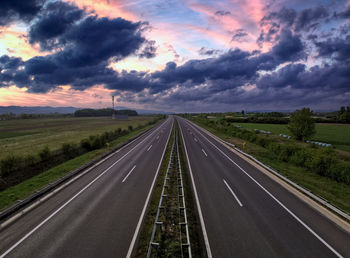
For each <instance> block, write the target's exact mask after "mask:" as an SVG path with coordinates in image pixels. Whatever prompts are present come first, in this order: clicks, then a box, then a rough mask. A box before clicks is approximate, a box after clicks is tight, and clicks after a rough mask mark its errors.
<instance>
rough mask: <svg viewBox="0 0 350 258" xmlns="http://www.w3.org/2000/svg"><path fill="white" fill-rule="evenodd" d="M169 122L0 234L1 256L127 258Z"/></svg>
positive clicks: (162, 149)
mask: <svg viewBox="0 0 350 258" xmlns="http://www.w3.org/2000/svg"><path fill="white" fill-rule="evenodd" d="M172 124H173V117H169V118H168V119H167V120H166V121H165V122H163V123H161V124H160V125H158V126H156V127H155V128H153V129H151V130H150V131H148V132H147V133H146V134H144V135H142V136H141V137H139V138H137V139H136V140H135V141H133V142H132V143H130V144H128V145H127V146H125V147H123V148H122V149H120V150H119V151H117V152H116V153H114V154H113V155H111V156H110V157H109V158H107V159H106V160H104V161H103V162H101V163H100V164H99V165H98V166H96V167H95V168H93V169H92V170H91V171H90V172H88V173H86V174H85V175H84V176H82V177H80V178H79V179H77V180H76V181H74V182H73V183H72V184H70V185H68V186H67V187H65V188H63V189H62V190H61V191H60V192H58V193H57V194H55V195H53V196H52V197H51V198H50V199H48V200H47V201H45V202H43V203H42V204H40V205H38V206H36V207H35V208H34V209H32V210H31V211H30V212H28V213H27V214H25V215H23V216H22V217H20V218H19V219H18V220H17V221H15V222H14V223H12V224H10V225H9V226H7V227H5V228H4V229H2V230H1V231H0V257H3V256H6V257H128V256H130V255H131V254H132V250H133V248H134V244H135V241H136V239H137V236H138V232H139V229H140V225H141V220H142V218H143V214H144V212H145V210H146V204H147V202H148V200H149V196H150V191H151V188H152V185H153V184H154V180H155V177H156V174H157V173H158V170H159V166H160V162H161V159H162V156H163V153H164V151H165V148H166V144H167V141H168V139H169V137H170V133H171V128H172Z"/></svg>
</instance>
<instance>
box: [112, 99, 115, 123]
mask: <svg viewBox="0 0 350 258" xmlns="http://www.w3.org/2000/svg"><path fill="white" fill-rule="evenodd" d="M112 107H113V113H112V119H115V109H114V96H112Z"/></svg>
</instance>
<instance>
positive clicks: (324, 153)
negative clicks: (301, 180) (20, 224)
mask: <svg viewBox="0 0 350 258" xmlns="http://www.w3.org/2000/svg"><path fill="white" fill-rule="evenodd" d="M194 120H196V121H198V122H200V123H202V124H203V123H204V124H206V125H208V126H210V127H212V128H214V129H216V130H220V131H222V132H224V133H226V134H229V135H232V136H234V137H237V138H241V139H244V140H246V141H248V142H251V143H255V144H257V145H259V146H261V147H264V148H267V149H268V150H270V151H271V152H272V153H274V154H275V156H276V158H278V159H279V160H281V161H284V162H287V163H290V164H294V165H297V166H300V167H303V168H306V169H307V170H309V171H311V172H313V173H317V174H319V175H321V176H325V177H328V178H331V179H333V180H335V181H337V182H343V183H346V184H349V185H350V162H347V161H344V160H341V159H339V158H337V155H336V153H335V152H334V150H333V149H330V148H326V149H325V148H322V149H321V148H317V147H316V146H315V145H310V146H308V147H302V146H298V145H295V144H293V142H292V141H291V142H290V143H283V144H282V143H280V142H278V141H277V140H275V139H271V138H269V137H268V136H265V135H264V136H263V135H260V134H259V132H256V131H250V130H246V129H241V128H237V127H234V126H231V125H230V124H229V123H228V122H227V121H217V122H214V121H208V119H198V118H197V119H194Z"/></svg>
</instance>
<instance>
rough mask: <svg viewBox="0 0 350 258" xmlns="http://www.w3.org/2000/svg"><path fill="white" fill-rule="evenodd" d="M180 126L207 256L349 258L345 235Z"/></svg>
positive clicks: (195, 130) (349, 240) (196, 131)
mask: <svg viewBox="0 0 350 258" xmlns="http://www.w3.org/2000/svg"><path fill="white" fill-rule="evenodd" d="M176 119H177V120H178V121H179V124H180V128H181V131H182V133H183V140H184V142H185V146H186V152H187V156H188V159H189V163H190V168H191V169H190V170H191V174H192V183H193V182H194V188H195V197H196V199H197V207H199V217H200V220H201V225H202V231H203V236H204V241H205V244H206V250H207V254H208V256H209V257H337V256H338V257H341V256H344V257H350V235H349V234H348V233H346V232H345V231H343V230H342V229H340V228H339V227H338V226H337V225H336V224H334V223H333V222H332V221H330V220H328V219H327V218H326V217H325V216H323V215H321V214H320V213H319V212H318V211H316V210H315V209H313V208H311V207H310V206H309V205H307V204H306V203H305V202H303V201H302V200H300V199H299V198H297V197H296V196H295V195H293V194H292V193H290V192H289V191H287V190H286V189H285V188H283V187H282V186H281V185H279V184H278V183H276V182H275V181H274V180H272V179H270V178H269V177H268V176H266V175H265V174H264V173H262V172H261V171H259V170H258V169H257V168H255V167H254V166H252V165H251V164H249V163H248V162H246V161H245V160H243V159H242V158H240V157H239V156H237V155H236V154H234V153H233V152H232V151H230V150H228V149H227V148H226V147H225V146H223V145H222V144H220V143H218V142H217V141H216V140H215V139H214V138H212V137H211V136H209V135H208V134H207V133H205V132H204V131H203V130H202V129H200V128H199V127H196V126H195V125H194V124H192V123H191V122H189V121H187V120H185V119H183V118H180V117H176Z"/></svg>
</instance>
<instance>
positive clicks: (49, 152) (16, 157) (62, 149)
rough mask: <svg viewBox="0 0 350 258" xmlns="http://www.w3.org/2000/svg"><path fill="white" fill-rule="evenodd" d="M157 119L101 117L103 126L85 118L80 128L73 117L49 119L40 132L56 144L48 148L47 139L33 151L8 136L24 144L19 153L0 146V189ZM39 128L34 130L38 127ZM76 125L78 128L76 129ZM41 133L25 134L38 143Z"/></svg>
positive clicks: (95, 120) (102, 146)
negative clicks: (121, 119)
mask: <svg viewBox="0 0 350 258" xmlns="http://www.w3.org/2000/svg"><path fill="white" fill-rule="evenodd" d="M161 118H163V116H157V117H144V118H141V119H140V118H138V119H136V118H135V119H133V120H130V121H129V120H125V121H116V120H112V119H110V118H109V120H106V118H105V119H103V120H102V121H104V122H106V124H107V126H106V125H105V123H101V120H100V119H97V118H95V119H88V121H89V123H88V124H89V125H90V126H86V127H83V126H82V125H81V124H80V123H79V122H81V121H79V120H78V121H77V120H76V119H69V121H67V120H65V122H70V123H64V122H63V121H61V122H62V123H63V124H62V123H59V122H57V121H50V122H52V123H50V122H49V123H47V124H45V125H46V127H44V128H42V129H41V130H43V131H44V132H43V133H42V134H43V135H55V136H56V141H54V143H55V144H56V145H55V146H54V147H52V142H50V143H51V145H50V146H51V147H49V145H44V146H43V147H41V148H40V149H37V148H38V147H36V148H35V147H34V150H35V151H34V150H33V149H32V148H27V149H25V144H24V143H25V142H26V141H25V140H23V141H22V142H21V139H18V138H20V137H12V138H11V139H12V140H13V141H15V140H16V138H17V141H18V142H16V144H15V145H20V146H21V145H24V146H22V148H23V150H22V152H21V153H17V152H15V151H13V150H12V151H8V150H6V149H7V148H9V147H6V146H3V145H1V148H2V149H4V152H5V154H4V153H3V155H6V156H2V157H1V159H0V191H1V190H4V189H6V188H8V187H10V186H13V185H16V184H18V183H20V182H22V181H24V180H26V179H28V178H31V177H32V176H35V175H37V174H40V173H42V172H43V171H45V170H48V169H50V168H52V167H54V166H57V165H59V164H61V163H63V162H66V161H68V160H70V159H73V158H75V157H78V156H80V155H82V154H85V153H87V152H90V151H93V150H97V149H100V148H104V147H107V148H108V147H110V146H111V142H113V141H114V140H116V139H118V138H120V137H123V136H126V135H129V134H130V133H131V132H133V131H134V130H138V131H139V130H141V129H144V128H145V127H146V126H150V125H153V124H155V123H156V122H157V121H158V120H159V119H161ZM45 120H46V119H45ZM35 121H38V120H35ZM7 122H12V121H7ZM26 122H28V120H26ZM82 124H84V123H82ZM30 125H32V126H37V127H38V125H37V124H36V125H34V124H27V126H28V127H30ZM119 126H121V127H119ZM5 127H6V126H5ZM9 127H11V125H8V127H7V128H9ZM28 127H27V128H28ZM39 128H40V126H39ZM39 128H37V129H36V130H39ZM79 128H80V129H81V130H79ZM89 129H90V130H89ZM1 130H4V129H3V128H2V129H1ZM12 132H15V131H12ZM93 132H99V134H92V133H93ZM43 135H40V136H35V135H31V136H29V137H30V138H34V142H35V138H36V140H37V142H42V141H45V138H43ZM48 138H49V139H46V141H49V140H50V137H48ZM32 140H33V139H30V141H32ZM22 143H23V144H22ZM33 144H34V143H33ZM34 145H40V144H34ZM14 149H16V148H14Z"/></svg>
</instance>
